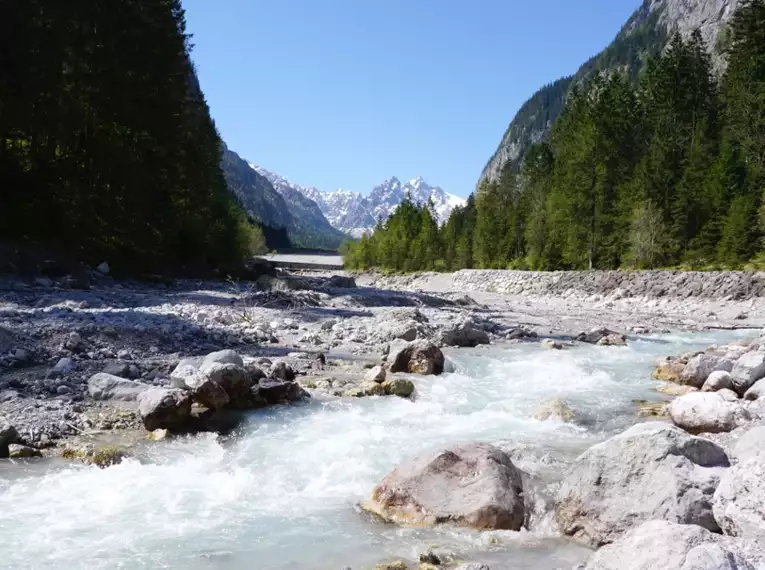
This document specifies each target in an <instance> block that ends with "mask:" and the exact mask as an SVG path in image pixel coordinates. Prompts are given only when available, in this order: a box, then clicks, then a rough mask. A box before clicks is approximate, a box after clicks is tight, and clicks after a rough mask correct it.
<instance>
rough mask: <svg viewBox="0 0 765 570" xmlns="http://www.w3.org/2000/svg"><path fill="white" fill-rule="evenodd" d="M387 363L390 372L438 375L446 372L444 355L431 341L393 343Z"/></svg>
mask: <svg viewBox="0 0 765 570" xmlns="http://www.w3.org/2000/svg"><path fill="white" fill-rule="evenodd" d="M386 362H387V366H388V370H389V371H390V372H409V373H411V374H423V375H429V374H436V375H438V374H441V373H442V372H443V371H444V353H443V352H441V349H440V348H438V347H437V346H436V345H435V344H433V343H432V342H430V341H429V340H415V341H414V342H409V343H405V342H403V341H394V342H392V343H391V344H390V349H389V351H388V357H387V360H386Z"/></svg>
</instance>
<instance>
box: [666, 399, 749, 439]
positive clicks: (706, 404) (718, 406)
mask: <svg viewBox="0 0 765 570" xmlns="http://www.w3.org/2000/svg"><path fill="white" fill-rule="evenodd" d="M669 417H670V418H672V422H673V423H674V424H675V425H676V426H678V427H681V428H683V429H684V430H685V431H687V432H689V433H693V434H697V433H724V432H729V431H732V430H734V429H736V427H737V426H738V425H740V424H742V423H744V422H745V421H746V420H747V419H748V417H749V414H748V412H747V411H746V409H745V408H744V407H743V406H742V405H741V404H739V403H738V402H728V401H727V400H725V398H723V397H722V396H721V395H720V394H718V393H715V392H693V393H691V394H686V395H684V396H680V397H679V398H676V399H675V400H673V401H672V403H670V404H669Z"/></svg>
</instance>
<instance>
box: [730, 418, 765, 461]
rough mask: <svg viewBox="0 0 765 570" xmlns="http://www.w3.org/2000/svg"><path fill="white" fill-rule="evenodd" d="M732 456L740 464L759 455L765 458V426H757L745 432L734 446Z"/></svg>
mask: <svg viewBox="0 0 765 570" xmlns="http://www.w3.org/2000/svg"><path fill="white" fill-rule="evenodd" d="M731 455H732V456H733V457H734V458H735V459H737V460H738V461H739V463H743V462H745V461H748V460H749V459H752V458H754V457H757V456H758V455H762V456H763V457H765V425H759V426H755V427H753V428H751V429H748V430H747V431H746V432H744V434H743V435H742V436H741V437H739V438H738V441H736V443H735V445H734V446H733V450H732V452H731Z"/></svg>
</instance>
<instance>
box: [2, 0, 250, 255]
mask: <svg viewBox="0 0 765 570" xmlns="http://www.w3.org/2000/svg"><path fill="white" fill-rule="evenodd" d="M189 51H190V46H189V43H188V36H186V34H185V19H184V13H183V9H182V8H181V4H180V0H155V1H152V2H134V1H130V0H99V1H97V2H94V1H92V0H71V1H67V2H59V1H53V0H25V1H23V2H22V1H3V2H0V188H1V189H2V197H1V198H2V200H1V203H2V207H1V208H0V238H2V239H11V240H17V241H23V242H37V243H41V244H53V245H55V246H57V247H62V248H67V249H69V250H75V251H77V252H78V255H79V256H80V257H81V258H84V259H86V260H91V261H93V260H95V261H99V260H102V259H104V258H106V259H109V260H110V261H112V263H114V264H124V265H126V266H133V267H136V268H151V267H162V268H168V267H182V266H187V267H192V266H194V267H200V268H202V267H212V266H219V265H221V264H226V263H233V262H237V261H238V260H240V259H241V256H242V255H243V254H244V253H245V252H246V249H247V247H248V244H249V243H250V241H251V237H252V236H251V234H250V231H249V229H248V228H247V222H246V220H245V218H244V216H243V215H242V214H241V212H240V210H239V209H238V208H237V207H236V206H234V205H233V204H232V202H231V200H230V198H229V194H228V192H227V191H226V185H225V181H224V178H223V173H222V171H221V169H220V158H221V150H220V139H219V136H218V133H217V131H216V129H215V125H214V124H213V122H212V120H211V118H210V115H209V110H208V107H207V104H206V102H205V100H204V97H203V95H202V93H201V90H200V89H199V86H198V84H197V81H196V75H195V72H194V69H193V67H192V65H191V63H190V59H189Z"/></svg>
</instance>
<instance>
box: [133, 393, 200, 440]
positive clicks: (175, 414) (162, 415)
mask: <svg viewBox="0 0 765 570" xmlns="http://www.w3.org/2000/svg"><path fill="white" fill-rule="evenodd" d="M190 412H191V396H190V395H189V393H188V392H186V391H185V390H178V389H176V388H169V389H168V388H152V389H150V390H146V391H145V392H142V393H141V394H139V396H138V413H139V414H140V416H141V419H142V420H143V425H144V427H145V428H146V429H147V430H148V431H154V430H157V429H168V430H171V431H172V430H178V429H183V428H184V427H185V426H186V423H187V421H188V419H189V414H190Z"/></svg>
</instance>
